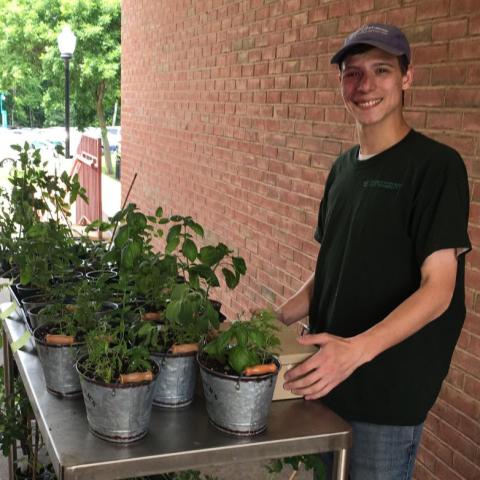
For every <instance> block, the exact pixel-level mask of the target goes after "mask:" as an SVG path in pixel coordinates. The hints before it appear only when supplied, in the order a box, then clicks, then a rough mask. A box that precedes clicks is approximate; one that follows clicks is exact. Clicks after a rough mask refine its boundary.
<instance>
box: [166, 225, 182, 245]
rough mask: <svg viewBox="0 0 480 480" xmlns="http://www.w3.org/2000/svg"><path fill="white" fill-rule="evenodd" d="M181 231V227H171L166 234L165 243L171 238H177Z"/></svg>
mask: <svg viewBox="0 0 480 480" xmlns="http://www.w3.org/2000/svg"><path fill="white" fill-rule="evenodd" d="M181 231H182V226H181V225H174V226H173V227H171V228H170V230H169V231H168V234H167V242H169V241H170V240H171V239H172V238H176V237H179V236H180V232H181Z"/></svg>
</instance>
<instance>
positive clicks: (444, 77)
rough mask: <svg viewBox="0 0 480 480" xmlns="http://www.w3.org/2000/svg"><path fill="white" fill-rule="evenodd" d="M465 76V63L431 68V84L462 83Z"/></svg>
mask: <svg viewBox="0 0 480 480" xmlns="http://www.w3.org/2000/svg"><path fill="white" fill-rule="evenodd" d="M466 76H467V67H466V66H465V65H455V64H450V65H442V66H438V67H437V66H435V67H433V68H432V85H463V84H464V83H465V79H466Z"/></svg>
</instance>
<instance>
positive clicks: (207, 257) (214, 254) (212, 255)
mask: <svg viewBox="0 0 480 480" xmlns="http://www.w3.org/2000/svg"><path fill="white" fill-rule="evenodd" d="M198 258H199V260H200V261H201V262H202V263H203V264H205V265H207V266H209V267H213V266H214V265H216V264H217V263H218V262H219V261H220V260H221V259H222V255H221V253H220V252H219V251H218V250H217V248H216V247H213V246H212V245H207V246H205V247H202V248H201V249H200V252H199V253H198Z"/></svg>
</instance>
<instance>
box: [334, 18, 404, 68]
mask: <svg viewBox="0 0 480 480" xmlns="http://www.w3.org/2000/svg"><path fill="white" fill-rule="evenodd" d="M361 44H366V45H371V46H372V47H377V48H379V49H380V50H384V51H385V52H388V53H391V54H392V55H396V56H401V55H405V56H406V57H407V59H408V63H410V60H411V52H410V45H409V43H408V40H407V37H406V36H405V34H404V33H403V32H402V31H401V30H400V29H399V28H397V27H395V26H394V25H387V24H382V23H370V24H368V25H364V26H363V27H360V28H359V29H358V30H356V31H355V32H353V33H351V34H350V35H349V36H348V37H347V38H346V39H345V42H344V44H343V47H342V48H341V49H340V50H339V51H338V52H337V53H336V54H335V55H334V56H333V57H332V58H331V60H330V63H332V64H335V63H336V64H340V63H341V62H342V60H343V59H344V57H345V55H346V54H347V53H348V51H349V50H350V49H351V48H352V47H355V46H356V45H361Z"/></svg>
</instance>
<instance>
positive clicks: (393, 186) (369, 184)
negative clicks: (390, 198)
mask: <svg viewBox="0 0 480 480" xmlns="http://www.w3.org/2000/svg"><path fill="white" fill-rule="evenodd" d="M401 186H402V184H401V183H396V182H387V181H386V180H364V181H363V187H364V188H383V189H385V190H400V187H401Z"/></svg>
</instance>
